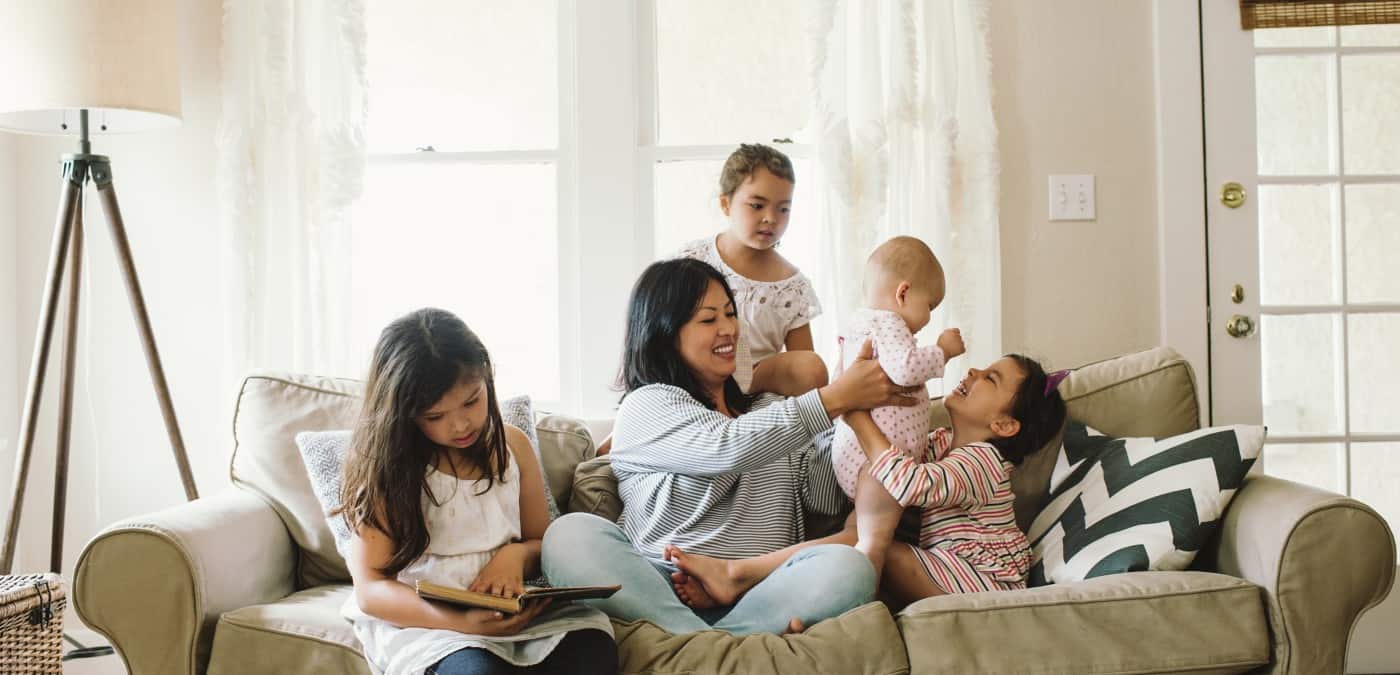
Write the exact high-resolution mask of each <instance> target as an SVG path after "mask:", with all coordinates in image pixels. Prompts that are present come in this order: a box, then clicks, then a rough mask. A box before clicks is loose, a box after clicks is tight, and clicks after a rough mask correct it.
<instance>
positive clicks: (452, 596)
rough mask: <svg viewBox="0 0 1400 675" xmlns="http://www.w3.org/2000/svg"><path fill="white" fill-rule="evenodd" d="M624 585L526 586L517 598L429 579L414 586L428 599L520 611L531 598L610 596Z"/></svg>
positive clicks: (421, 595) (505, 610)
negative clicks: (442, 583)
mask: <svg viewBox="0 0 1400 675" xmlns="http://www.w3.org/2000/svg"><path fill="white" fill-rule="evenodd" d="M621 588H622V587H621V586H558V587H553V586H543V587H542V586H526V587H525V592H524V593H521V594H520V595H518V596H516V597H514V598H507V597H502V596H499V595H491V594H489V593H477V592H476V591H469V590H467V589H465V588H456V587H453V586H439V585H438V584H431V583H428V582H426V581H417V582H414V589H415V590H417V591H418V595H419V597H422V598H426V599H428V600H440V601H442V602H450V603H452V604H454V605H462V606H464V607H481V608H484V609H494V610H498V611H502V612H506V613H508V614H517V613H519V612H520V610H521V609H524V608H525V606H526V605H528V604H529V603H530V601H532V600H542V599H544V598H554V599H555V600H589V599H594V598H610V597H612V594H613V593H616V592H618V591H619V590H621Z"/></svg>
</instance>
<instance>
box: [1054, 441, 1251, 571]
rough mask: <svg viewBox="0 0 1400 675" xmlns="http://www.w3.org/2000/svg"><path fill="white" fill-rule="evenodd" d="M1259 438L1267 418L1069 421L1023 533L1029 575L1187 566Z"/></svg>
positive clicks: (1214, 523) (1215, 521)
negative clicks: (1166, 429)
mask: <svg viewBox="0 0 1400 675" xmlns="http://www.w3.org/2000/svg"><path fill="white" fill-rule="evenodd" d="M1263 445H1264V427H1259V426H1246V425H1235V426H1229V427H1212V428H1208V429H1197V430H1196V431H1192V432H1190V433H1186V434H1182V435H1180V436H1173V437H1171V438H1166V439H1162V440H1156V439H1152V438H1110V437H1108V436H1104V435H1103V434H1101V433H1099V432H1097V431H1095V430H1093V429H1091V428H1089V427H1086V426H1084V425H1083V424H1081V423H1079V422H1077V421H1070V423H1069V425H1068V426H1067V427H1066V428H1065V440H1064V445H1063V446H1062V447H1061V450H1060V454H1059V457H1058V458H1057V459H1056V462H1055V470H1054V472H1053V473H1052V474H1051V476H1050V494H1049V497H1048V504H1047V505H1046V506H1045V508H1044V509H1042V510H1041V512H1040V514H1039V515H1038V516H1036V518H1035V521H1034V522H1033V523H1032V524H1031V528H1030V532H1029V533H1028V536H1027V538H1028V539H1029V540H1030V541H1031V548H1032V549H1033V550H1034V553H1035V562H1034V565H1033V566H1032V567H1031V572H1030V579H1029V585H1031V586H1043V585H1045V584H1051V583H1068V582H1073V581H1082V580H1084V579H1088V578H1091V577H1098V576H1103V575H1105V574H1117V573H1119V572H1137V571H1144V570H1180V569H1186V566H1187V565H1189V564H1191V560H1192V559H1193V558H1195V557H1196V553H1197V551H1200V550H1201V547H1202V546H1203V545H1205V542H1206V541H1207V540H1208V539H1209V538H1210V535H1211V534H1212V533H1213V532H1215V528H1216V527H1217V526H1218V524H1219V522H1220V516H1221V515H1222V514H1223V513H1224V512H1225V506H1226V505H1228V504H1229V503H1230V499H1231V498H1232V497H1234V495H1235V490H1236V489H1237V488H1238V487H1239V486H1240V483H1241V482H1242V481H1243V480H1244V476H1245V473H1246V472H1248V471H1249V467H1250V466H1251V465H1253V464H1254V460H1255V458H1257V457H1258V456H1259V451H1260V449H1261V448H1262V447H1263Z"/></svg>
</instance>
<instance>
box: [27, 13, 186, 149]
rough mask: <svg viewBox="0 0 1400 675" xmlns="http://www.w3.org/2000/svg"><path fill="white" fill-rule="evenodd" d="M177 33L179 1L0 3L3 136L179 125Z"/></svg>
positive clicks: (117, 131) (120, 130)
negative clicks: (83, 125) (82, 123)
mask: <svg viewBox="0 0 1400 675" xmlns="http://www.w3.org/2000/svg"><path fill="white" fill-rule="evenodd" d="M179 29H180V21H179V7H178V3H177V2H176V1H175V0H0V130H5V131H18V132H22V133H32V134H74V133H77V131H78V111H79V110H81V109H84V108H86V109H87V110H90V111H91V114H90V127H91V132H92V133H94V134H97V133H102V132H104V131H105V132H108V133H119V132H128V131H143V130H147V129H152V128H158V127H167V126H172V125H175V124H178V123H179V121H180V62H179V52H180V41H179V37H180V35H179ZM65 123H66V124H67V127H68V128H67V129H64V128H63V125H64V124H65ZM104 125H105V127H106V128H105V129H103V128H102V127H103V126H104Z"/></svg>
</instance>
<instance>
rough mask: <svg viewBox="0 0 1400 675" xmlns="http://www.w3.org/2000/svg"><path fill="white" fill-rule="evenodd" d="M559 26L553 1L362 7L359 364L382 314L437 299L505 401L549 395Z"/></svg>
mask: <svg viewBox="0 0 1400 675" xmlns="http://www.w3.org/2000/svg"><path fill="white" fill-rule="evenodd" d="M558 23H559V22H558V17H557V11H556V7H555V2H554V1H553V0H513V1H512V2H508V3H503V2H495V1H493V0H466V1H454V2H433V1H432V0H413V1H411V2H407V1H396V2H392V3H382V2H381V3H370V5H369V9H368V29H369V31H370V36H369V39H370V58H369V72H368V76H369V81H370V118H369V130H368V132H369V133H368V145H369V148H370V165H369V171H368V174H367V177H366V186H365V196H364V197H363V198H362V199H361V201H360V203H359V205H358V207H357V209H356V213H355V214H354V223H355V225H354V230H353V235H352V237H353V238H352V250H353V254H352V256H353V257H352V265H353V271H352V275H353V279H354V283H353V287H352V289H351V290H352V293H353V294H354V296H353V297H354V298H355V303H354V306H353V310H352V318H351V320H352V325H353V329H352V330H353V332H354V336H355V340H356V342H355V353H356V354H359V355H361V358H359V359H358V361H357V362H359V363H368V361H369V354H370V353H371V351H372V350H373V348H374V341H375V339H376V338H377V337H378V332H379V330H380V329H382V328H383V326H385V325H386V324H387V323H388V322H389V321H391V320H393V319H394V318H396V317H398V316H401V315H403V314H405V313H407V312H409V311H412V310H414V309H416V308H419V307H425V306H435V307H441V308H443V309H447V310H450V311H452V312H454V313H456V314H457V315H458V316H460V317H462V320H463V321H465V322H466V323H467V325H468V326H469V327H470V328H472V330H473V331H475V332H476V333H477V334H478V335H479V336H480V337H481V339H482V341H483V342H484V343H485V344H486V345H487V348H488V349H490V351H491V354H492V359H493V360H494V361H495V362H496V370H497V373H498V376H497V389H498V391H499V392H500V393H501V394H502V395H503V396H505V395H511V394H514V393H526V392H528V393H529V394H530V395H531V396H532V397H534V398H535V399H537V400H540V401H547V402H548V401H558V400H560V398H561V380H560V377H559V372H560V363H559V273H558V269H559V265H558V254H559V250H558V237H557V234H558V230H559V228H558V220H559V217H558V209H557V199H556V195H557V192H558V190H557V166H558V138H559V95H558V84H557V72H558V68H559V66H558V61H559V52H558V44H559V40H558Z"/></svg>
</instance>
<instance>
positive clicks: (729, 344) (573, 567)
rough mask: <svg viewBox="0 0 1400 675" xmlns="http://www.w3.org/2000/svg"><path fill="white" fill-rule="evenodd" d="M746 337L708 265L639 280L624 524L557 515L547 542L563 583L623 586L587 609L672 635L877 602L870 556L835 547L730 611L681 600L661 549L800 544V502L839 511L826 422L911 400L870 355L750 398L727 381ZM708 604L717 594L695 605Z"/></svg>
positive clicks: (623, 442)
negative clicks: (824, 378)
mask: <svg viewBox="0 0 1400 675" xmlns="http://www.w3.org/2000/svg"><path fill="white" fill-rule="evenodd" d="M738 333H739V322H738V320H737V318H736V314H735V309H734V297H733V294H732V293H731V291H730V289H729V287H728V285H727V284H726V283H725V280H724V276H723V275H722V274H721V273H720V272H719V271H718V270H716V269H715V268H713V267H711V266H710V265H708V264H706V263H704V262H701V261H698V260H693V259H676V260H666V261H661V262H657V263H654V264H653V265H651V266H650V267H648V268H647V269H646V270H645V271H644V272H643V273H642V276H641V277H640V278H639V279H638V280H637V283H636V286H635V287H634V288H633V290H632V297H631V301H630V303H629V307H628V330H627V338H626V345H625V347H624V359H623V374H622V383H623V386H624V388H625V390H626V394H624V397H623V401H622V405H621V407H620V408H619V409H618V414H617V423H616V427H615V430H614V434H613V450H612V458H613V459H612V468H613V472H614V474H616V476H617V479H618V489H619V492H620V493H621V496H622V502H623V512H622V517H621V518H620V520H619V524H614V523H611V522H609V521H607V520H605V519H603V518H599V517H597V516H593V515H589V514H569V515H567V516H564V517H562V518H560V519H559V520H557V521H555V523H554V524H553V525H552V526H550V528H549V530H548V531H547V532H546V533H545V538H544V544H543V565H544V569H545V574H546V575H547V576H548V577H549V578H550V580H551V581H552V582H553V583H554V584H556V585H561V584H562V585H600V584H622V586H623V589H622V591H620V592H619V593H617V594H616V595H614V596H613V597H612V598H609V599H607V600H601V601H591V602H592V603H593V604H595V606H597V607H599V608H600V609H602V610H604V611H606V612H607V613H608V614H610V615H612V616H613V617H615V618H618V619H622V620H626V621H631V620H637V619H647V620H650V621H652V622H653V623H656V624H657V625H659V626H661V627H662V628H664V629H666V630H669V631H671V632H673V633H685V632H692V631H697V630H705V629H708V628H716V629H720V630H726V631H729V632H731V633H735V634H748V633H759V632H775V633H776V632H782V631H784V630H801V629H802V627H803V626H806V625H810V624H812V623H814V622H817V621H821V620H822V619H826V618H829V617H832V616H836V615H838V614H841V613H842V612H845V611H847V610H850V609H852V608H855V607H857V606H859V605H861V604H864V603H866V602H869V601H870V600H871V599H872V598H873V597H874V594H875V576H874V570H873V569H872V568H871V566H870V563H869V562H868V561H867V560H866V559H865V557H864V556H862V555H861V554H860V553H858V552H857V551H856V550H855V549H853V548H850V547H848V546H839V545H823V546H812V547H809V548H806V549H804V550H803V551H801V552H800V553H798V554H795V555H793V556H792V557H790V558H789V559H788V560H787V561H786V562H785V563H784V564H783V565H782V566H781V567H780V568H778V569H777V570H775V571H774V572H773V573H772V574H771V575H769V576H768V577H767V578H766V579H764V581H763V582H762V583H759V584H757V585H756V586H754V587H753V588H752V589H750V590H749V591H748V592H747V593H745V594H744V595H743V596H742V597H741V598H739V599H738V601H737V602H735V603H734V604H733V605H732V606H714V607H708V608H705V609H699V610H696V609H692V608H691V607H689V606H687V605H686V603H684V602H682V601H681V600H680V599H679V598H678V597H677V596H676V593H675V591H674V590H673V587H672V584H673V579H672V575H678V572H677V570H676V569H675V567H674V565H672V564H671V563H670V562H669V561H668V560H666V559H665V558H666V556H665V549H666V547H667V546H668V545H674V546H679V547H681V548H683V549H685V550H687V551H694V552H697V553H701V554H704V555H709V556H714V557H718V558H745V557H750V556H755V555H762V554H764V553H770V552H772V551H777V550H780V549H782V548H785V547H787V546H791V545H793V544H796V543H798V542H801V541H802V540H803V539H804V538H805V532H804V530H803V512H804V510H811V511H815V512H819V513H826V514H835V513H838V512H839V511H840V510H841V509H842V508H843V507H844V505H845V504H844V500H845V497H844V495H843V494H842V493H841V491H840V489H839V488H838V487H837V485H836V478H835V475H834V474H833V473H832V470H831V462H830V459H829V452H830V435H829V434H826V433H824V432H826V431H827V430H829V429H830V428H831V420H832V419H834V418H835V417H837V416H838V415H841V414H842V413H845V412H847V411H851V410H866V409H869V408H872V407H877V406H883V405H912V403H913V399H910V398H909V397H907V396H905V395H904V394H906V393H907V392H908V388H903V387H898V386H896V385H894V384H893V383H891V382H890V381H889V378H888V377H886V376H885V374H884V372H883V371H882V370H880V367H879V365H878V363H876V362H874V361H870V360H866V361H860V362H857V363H856V364H855V365H854V366H852V367H851V368H849V369H847V370H846V371H845V372H844V373H843V374H842V376H841V377H840V378H838V379H837V380H836V381H835V382H832V383H831V384H829V385H827V386H825V387H822V388H821V389H816V390H813V391H810V392H808V393H806V394H803V395H802V396H798V397H796V398H788V399H784V398H781V397H777V396H772V395H760V396H748V395H745V394H744V393H743V392H742V391H741V390H740V389H739V386H738V384H736V383H735V381H734V378H733V374H734V353H735V349H734V348H735V345H736V343H737V340H738ZM818 440H820V441H821V442H818ZM814 588H815V589H821V592H820V593H813V592H812V589H814ZM708 604H716V603H713V602H712V601H711V602H707V601H706V599H704V598H699V599H698V601H697V599H696V598H691V605H694V606H696V607H705V606H706V605H708Z"/></svg>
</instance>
